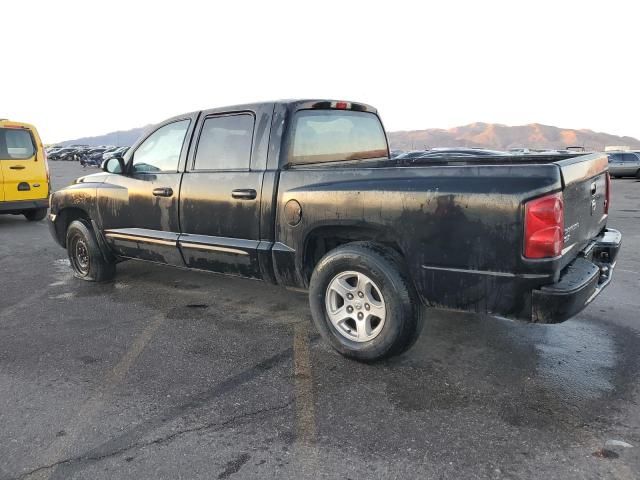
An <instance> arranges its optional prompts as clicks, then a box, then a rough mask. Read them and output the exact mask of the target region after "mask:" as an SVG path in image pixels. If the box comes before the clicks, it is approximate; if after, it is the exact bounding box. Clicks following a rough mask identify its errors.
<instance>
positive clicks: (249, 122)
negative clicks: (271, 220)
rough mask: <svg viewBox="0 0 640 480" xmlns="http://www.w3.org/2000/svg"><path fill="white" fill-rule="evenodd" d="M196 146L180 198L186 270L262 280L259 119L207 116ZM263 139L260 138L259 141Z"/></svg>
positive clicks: (244, 113) (236, 115)
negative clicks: (257, 123) (257, 126)
mask: <svg viewBox="0 0 640 480" xmlns="http://www.w3.org/2000/svg"><path fill="white" fill-rule="evenodd" d="M198 123H199V127H198V130H197V133H196V135H197V138H198V142H197V146H196V149H195V150H194V153H193V154H192V155H191V156H190V160H189V162H188V165H187V170H186V172H185V174H184V177H183V180H182V190H181V192H180V223H181V227H182V235H180V239H179V242H178V243H179V246H180V250H181V251H182V254H183V257H184V259H185V262H186V264H187V266H189V267H192V268H198V269H203V270H210V271H215V272H219V273H226V274H232V275H240V276H243V277H250V278H262V275H261V273H260V264H259V258H258V256H259V252H260V247H261V242H260V199H261V188H262V178H263V176H264V167H262V168H256V170H255V171H254V170H252V169H251V168H252V165H257V163H258V162H257V161H256V162H252V155H253V156H254V160H257V158H256V157H257V156H260V155H265V154H266V153H265V152H264V151H263V149H261V148H260V146H259V145H262V144H263V143H264V142H262V137H264V135H266V136H267V137H266V138H268V131H266V132H265V131H264V130H263V131H261V132H259V133H256V136H254V126H255V124H256V113H255V112H252V111H240V112H236V113H225V114H214V115H206V114H204V115H203V117H202V118H201V120H200V122H198ZM257 137H261V138H257Z"/></svg>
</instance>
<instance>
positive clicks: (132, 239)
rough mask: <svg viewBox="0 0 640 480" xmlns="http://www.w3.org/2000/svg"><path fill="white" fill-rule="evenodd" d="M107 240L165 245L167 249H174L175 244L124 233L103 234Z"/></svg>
mask: <svg viewBox="0 0 640 480" xmlns="http://www.w3.org/2000/svg"><path fill="white" fill-rule="evenodd" d="M104 236H105V237H107V238H114V239H119V240H127V241H129V242H143V243H153V244H155V245H167V246H169V247H175V246H176V242H175V241H173V242H172V241H170V240H161V239H159V238H150V237H139V236H137V235H125V234H124V233H112V232H106V233H105V234H104Z"/></svg>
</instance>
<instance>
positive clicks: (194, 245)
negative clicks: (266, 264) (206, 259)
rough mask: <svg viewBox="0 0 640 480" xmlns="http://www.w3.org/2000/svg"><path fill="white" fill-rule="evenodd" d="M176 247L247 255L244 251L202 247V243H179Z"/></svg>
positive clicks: (208, 246)
mask: <svg viewBox="0 0 640 480" xmlns="http://www.w3.org/2000/svg"><path fill="white" fill-rule="evenodd" d="M178 245H179V246H180V247H185V248H193V249H196V250H207V251H212V252H223V253H233V254H235V255H249V253H247V252H245V251H244V250H238V249H237V248H228V247H218V246H216V245H204V244H202V243H191V242H182V241H179V242H178Z"/></svg>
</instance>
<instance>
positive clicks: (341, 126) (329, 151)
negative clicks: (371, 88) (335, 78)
mask: <svg viewBox="0 0 640 480" xmlns="http://www.w3.org/2000/svg"><path fill="white" fill-rule="evenodd" d="M388 153H389V152H388V149H387V138H386V136H385V133H384V130H383V129H382V124H381V123H380V119H379V118H378V116H377V115H375V114H373V113H368V112H355V111H350V110H301V111H299V112H298V113H297V114H296V117H295V121H294V128H293V144H292V147H291V151H290V153H289V161H290V162H291V163H321V162H337V161H341V160H364V159H367V158H387V156H388Z"/></svg>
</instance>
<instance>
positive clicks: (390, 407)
mask: <svg viewBox="0 0 640 480" xmlns="http://www.w3.org/2000/svg"><path fill="white" fill-rule="evenodd" d="M50 167H51V171H52V181H53V185H54V188H61V187H62V186H64V185H66V184H68V183H70V181H71V180H72V179H73V178H75V177H77V176H80V175H82V174H83V173H89V172H93V171H95V169H87V170H83V169H82V168H81V167H79V166H78V165H77V164H75V163H67V162H51V164H50ZM609 225H610V226H612V227H614V228H618V229H620V230H621V231H622V232H623V235H624V237H623V242H624V244H623V249H622V252H621V254H620V257H619V261H618V268H617V269H616V272H615V277H614V280H613V281H612V283H611V285H610V286H609V288H608V289H607V290H606V291H605V292H604V293H603V294H602V295H600V297H598V298H597V299H596V300H595V301H594V302H593V303H592V304H591V305H590V306H589V307H588V308H587V309H586V310H585V311H584V312H583V313H581V314H580V315H579V316H577V317H576V318H574V319H572V320H570V321H567V322H565V323H563V324H560V325H550V326H545V325H532V324H526V323H521V322H511V321H506V320H498V319H494V318H490V317H484V316H479V315H471V314H462V313H451V312H437V311H429V312H428V313H427V323H426V326H425V328H424V330H423V332H422V335H421V337H420V339H419V340H418V342H417V344H416V345H415V346H414V347H413V348H412V349H411V350H410V351H409V352H408V353H406V354H405V355H402V356H400V357H397V358H394V359H391V360H388V361H384V362H381V363H377V364H374V365H363V364H360V363H356V362H353V361H350V360H347V359H345V358H342V357H341V356H339V355H337V354H336V353H334V352H333V351H332V350H331V349H330V348H329V347H328V346H327V345H326V344H325V343H324V342H323V341H322V340H321V339H320V338H319V337H318V334H317V333H316V332H315V330H314V329H313V327H312V326H311V324H310V313H309V309H308V306H307V301H306V297H305V295H304V294H302V293H296V292H289V291H287V290H283V289H280V288H277V287H272V286H269V285H266V284H263V283H259V282H255V281H251V280H241V279H231V278H226V277H221V276H216V275H213V274H207V273H202V272H189V271H185V270H180V269H173V268H170V267H162V266H157V265H153V264H150V263H143V262H134V261H130V262H124V263H122V264H119V265H118V274H117V277H116V280H115V281H114V282H111V283H107V284H91V283H88V282H84V281H81V280H77V279H75V278H74V277H73V276H72V275H71V270H70V267H69V263H68V260H67V257H66V252H65V251H64V250H62V249H61V248H60V247H59V246H58V245H57V244H55V243H54V241H53V240H52V239H51V238H50V236H49V232H48V228H47V225H46V221H43V222H37V223H32V222H27V221H25V219H24V218H23V217H21V216H0V479H1V480H9V479H65V480H68V479H95V480H99V479H114V478H118V479H120V478H123V479H125V478H126V479H129V478H136V479H138V480H142V479H165V478H167V479H178V478H184V479H226V478H229V479H234V478H238V479H248V478H256V479H257V478H259V479H269V478H277V479H283V478H285V479H286V478H291V479H298V478H331V479H334V478H336V479H337V478H340V479H377V478H380V479H383V478H384V479H387V478H398V479H409V478H421V479H426V478H443V479H467V478H472V479H475V478H479V479H494V478H496V479H497V478H508V479H529V478H530V479H540V478H554V479H555V478H559V479H563V480H568V479H600V478H619V479H637V478H639V477H640V453H639V452H640V406H639V405H638V400H639V396H640V392H639V389H638V366H639V365H640V318H639V312H640V309H639V307H640V255H639V253H640V182H637V181H635V180H632V179H620V180H614V181H613V206H612V212H611V218H610V221H609Z"/></svg>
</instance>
